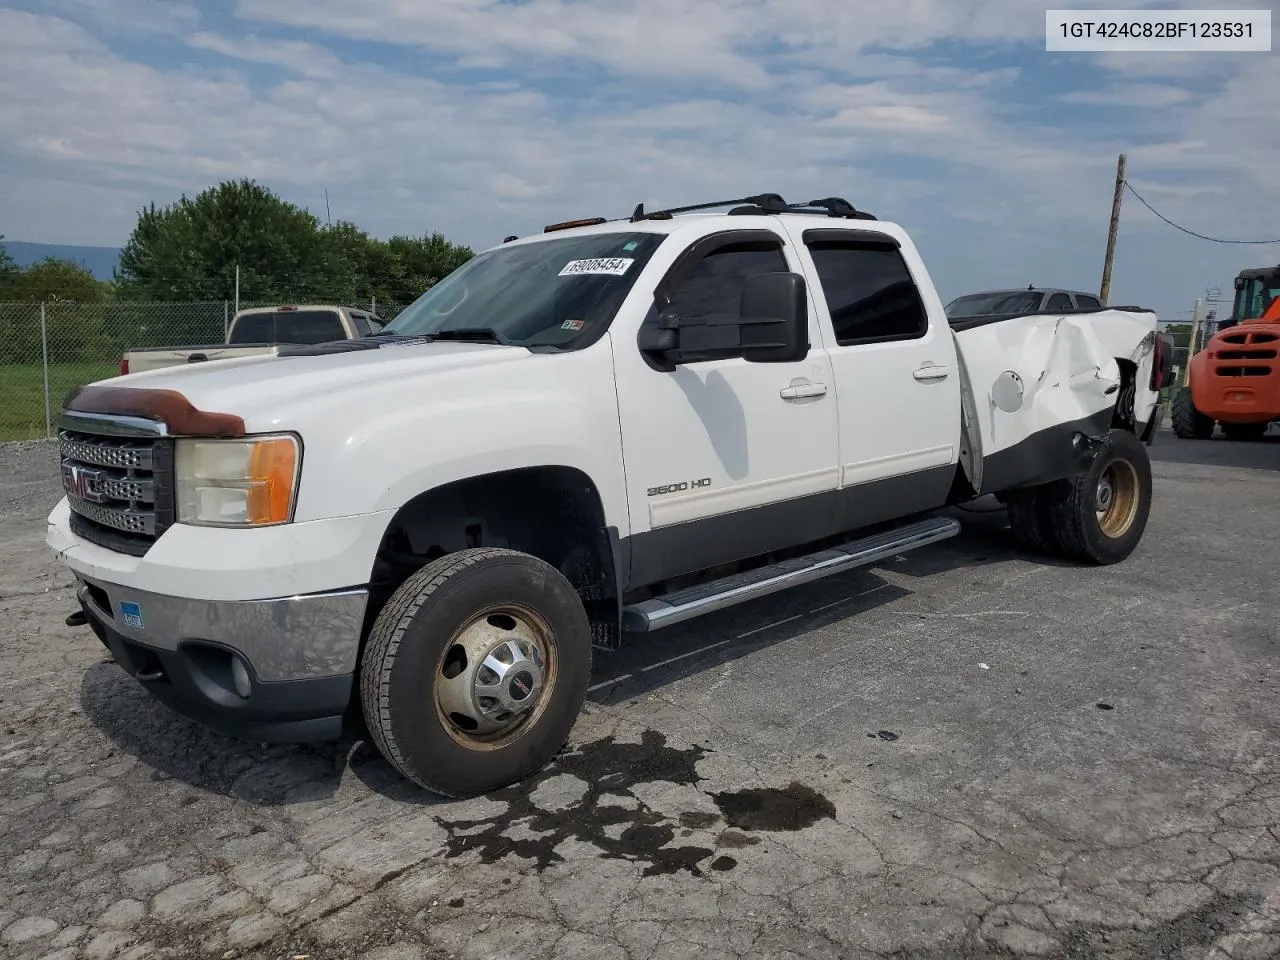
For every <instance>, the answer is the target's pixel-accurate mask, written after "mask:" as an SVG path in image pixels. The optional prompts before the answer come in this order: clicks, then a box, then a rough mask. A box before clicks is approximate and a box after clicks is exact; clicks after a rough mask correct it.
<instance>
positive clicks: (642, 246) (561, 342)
mask: <svg viewBox="0 0 1280 960" xmlns="http://www.w3.org/2000/svg"><path fill="white" fill-rule="evenodd" d="M665 237H666V235H665V234H661V233H642V232H618V233H596V234H588V235H586V236H578V237H562V238H556V239H550V240H539V241H536V242H534V243H522V244H514V245H511V246H504V247H498V248H496V249H494V250H489V251H487V252H486V253H482V254H480V255H479V256H477V257H474V258H472V259H471V260H468V261H467V262H466V263H464V264H463V265H462V266H460V267H458V268H457V269H456V270H454V271H453V272H452V273H451V274H449V275H448V276H446V277H445V278H444V279H443V280H441V281H440V282H439V283H437V284H435V286H433V287H432V288H431V289H430V290H428V291H427V292H426V293H424V294H423V295H422V296H420V297H419V298H418V299H417V300H415V301H414V302H413V303H411V304H410V305H409V306H408V307H406V308H405V309H404V310H403V311H401V313H400V314H399V315H398V316H397V317H396V318H395V319H394V320H392V321H391V322H390V323H389V324H387V326H386V327H385V328H384V329H383V330H382V331H380V332H379V336H388V335H398V336H431V335H433V334H441V335H443V334H446V333H449V332H451V331H467V330H478V329H479V330H484V329H488V330H492V331H493V332H494V333H496V334H498V335H499V336H501V337H503V338H505V339H507V340H509V341H511V342H512V343H514V344H517V345H519V346H526V347H533V346H540V347H552V348H559V349H573V348H574V347H575V346H576V345H577V344H579V343H585V342H590V341H592V340H594V339H595V338H596V336H598V335H599V334H600V333H602V332H603V331H604V330H606V329H607V328H608V326H609V324H610V323H612V322H613V316H614V314H615V313H616V312H617V310H618V308H619V307H620V306H621V305H622V301H623V299H624V298H625V297H626V295H627V293H628V292H630V290H631V287H632V285H633V284H634V283H635V280H636V277H637V276H639V275H640V273H641V271H643V269H644V267H645V265H646V264H647V263H648V262H649V259H650V257H652V256H653V252H654V251H655V250H656V249H657V248H658V246H659V245H660V244H661V243H662V241H663V240H664V239H665Z"/></svg>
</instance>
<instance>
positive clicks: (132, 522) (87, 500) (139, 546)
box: [58, 430, 174, 557]
mask: <svg viewBox="0 0 1280 960" xmlns="http://www.w3.org/2000/svg"><path fill="white" fill-rule="evenodd" d="M58 451H59V453H60V454H61V457H62V464H61V471H62V488H63V490H64V491H65V492H66V495H67V502H68V504H69V505H70V507H71V529H72V532H74V533H75V534H76V535H77V536H80V537H83V538H84V539H85V540H88V541H90V542H91V543H96V544H98V545H99V546H102V547H106V548H107V549H108V550H115V551H117V552H120V553H127V554H130V555H132V556H135V557H140V556H143V555H144V554H145V553H146V552H147V550H149V549H150V548H151V544H153V543H155V541H156V539H157V538H158V537H159V536H160V534H162V533H164V531H165V530H166V529H167V528H168V527H169V526H170V525H171V524H172V523H173V519H174V502H173V441H172V440H169V439H165V438H155V439H150V438H144V437H117V436H109V435H106V434H94V433H86V432H81V431H73V430H60V431H59V432H58Z"/></svg>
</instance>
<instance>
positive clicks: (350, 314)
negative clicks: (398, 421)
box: [120, 304, 383, 376]
mask: <svg viewBox="0 0 1280 960" xmlns="http://www.w3.org/2000/svg"><path fill="white" fill-rule="evenodd" d="M382 327H383V323H382V320H381V319H380V318H379V317H378V316H377V315H376V314H373V313H370V312H368V311H366V310H355V309H352V308H351V307H343V306H338V305H336V304H335V305H328V304H303V305H301V306H294V305H291V304H290V305H282V306H278V307H250V308H248V309H245V310H240V311H238V312H237V313H236V315H235V316H234V317H232V318H231V323H230V324H229V325H228V327H227V342H226V343H203V344H195V345H193V346H189V347H135V348H134V349H132V350H126V351H125V353H124V356H123V357H121V359H120V373H121V375H122V376H123V375H124V374H127V373H145V372H146V371H148V370H160V369H163V368H165V367H176V366H180V365H182V364H184V363H202V362H204V361H206V360H234V359H236V358H238V357H252V356H257V355H259V354H273V353H275V352H276V350H277V348H278V347H279V346H280V344H284V343H324V342H326V341H330V340H341V339H352V340H354V339H359V338H360V337H367V336H370V335H372V334H375V333H377V332H378V331H380V330H381V329H382Z"/></svg>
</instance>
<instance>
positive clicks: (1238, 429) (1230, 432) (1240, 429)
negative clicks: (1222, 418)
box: [1222, 423, 1270, 440]
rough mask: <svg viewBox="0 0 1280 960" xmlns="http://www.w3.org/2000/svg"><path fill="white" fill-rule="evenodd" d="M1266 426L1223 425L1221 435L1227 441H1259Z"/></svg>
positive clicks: (1249, 424)
mask: <svg viewBox="0 0 1280 960" xmlns="http://www.w3.org/2000/svg"><path fill="white" fill-rule="evenodd" d="M1268 426H1270V424H1266V423H1224V424H1223V425H1222V434H1223V436H1225V437H1226V438H1227V439H1228V440H1261V439H1262V438H1263V436H1264V435H1265V434H1266V432H1267V427H1268Z"/></svg>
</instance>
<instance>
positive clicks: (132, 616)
mask: <svg viewBox="0 0 1280 960" xmlns="http://www.w3.org/2000/svg"><path fill="white" fill-rule="evenodd" d="M120 613H121V615H122V616H123V617H124V622H125V623H127V624H128V625H129V626H131V627H134V628H136V629H138V630H141V629H142V608H141V607H140V606H138V605H137V604H136V603H132V602H130V601H127V600H121V601H120Z"/></svg>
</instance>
